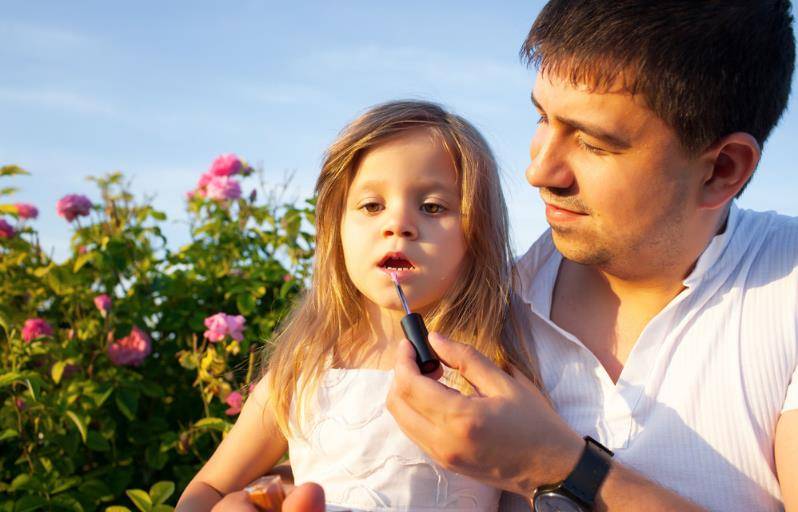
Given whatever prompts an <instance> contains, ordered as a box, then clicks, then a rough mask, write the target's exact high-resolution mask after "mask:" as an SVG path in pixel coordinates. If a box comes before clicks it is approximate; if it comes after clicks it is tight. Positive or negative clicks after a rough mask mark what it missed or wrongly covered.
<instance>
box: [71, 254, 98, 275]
mask: <svg viewBox="0 0 798 512" xmlns="http://www.w3.org/2000/svg"><path fill="white" fill-rule="evenodd" d="M96 257H97V255H96V254H95V253H94V252H87V253H84V254H81V255H79V256H78V257H77V258H75V264H74V265H72V272H77V271H79V270H80V269H82V268H83V267H84V266H85V265H86V263H94V260H95V258H96Z"/></svg>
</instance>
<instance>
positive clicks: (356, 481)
mask: <svg viewBox="0 0 798 512" xmlns="http://www.w3.org/2000/svg"><path fill="white" fill-rule="evenodd" d="M392 380H393V371H382V370H371V369H330V370H327V372H326V373H325V374H324V376H323V377H322V379H321V381H320V384H319V390H318V392H317V394H316V396H315V397H314V400H313V401H311V402H310V404H311V407H310V408H309V412H308V414H307V417H306V418H304V419H303V422H302V424H301V425H300V424H298V421H297V417H298V415H297V414H296V410H294V411H293V413H292V416H291V427H292V433H291V436H290V437H289V439H288V451H289V455H290V458H291V467H292V468H293V471H294V480H295V482H296V483H297V484H301V483H304V482H317V483H319V484H321V486H322V487H323V488H324V493H325V497H326V500H327V504H328V510H329V509H335V508H336V507H340V508H342V509H349V510H388V511H423V510H458V511H460V510H463V511H465V510H469V511H470V510H479V511H495V510H496V509H497V507H498V502H499V495H500V491H499V490H497V489H495V488H493V487H490V486H487V485H484V484H481V483H479V482H477V481H476V480H472V479H470V478H467V477H464V476H461V475H458V474H456V473H453V472H451V471H447V470H445V469H443V468H441V467H440V466H438V465H437V464H435V463H434V462H433V461H432V460H431V459H430V458H429V457H428V456H427V455H426V454H425V453H424V452H423V451H421V449H420V448H419V447H418V446H416V445H415V443H413V442H412V441H411V440H410V439H408V438H407V436H405V435H404V433H403V432H402V431H401V430H400V429H399V426H398V425H397V424H396V421H394V418H393V416H391V414H390V413H389V412H388V410H387V409H386V408H385V398H386V396H387V394H388V390H389V388H390V385H391V381H392ZM330 505H332V507H330Z"/></svg>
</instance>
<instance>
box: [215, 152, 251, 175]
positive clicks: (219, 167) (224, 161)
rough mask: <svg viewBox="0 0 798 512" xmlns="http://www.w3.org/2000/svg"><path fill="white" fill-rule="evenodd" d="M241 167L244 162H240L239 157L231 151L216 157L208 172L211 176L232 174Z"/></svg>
mask: <svg viewBox="0 0 798 512" xmlns="http://www.w3.org/2000/svg"><path fill="white" fill-rule="evenodd" d="M242 167H244V164H243V163H241V159H240V158H238V157H237V156H236V155H234V154H232V153H227V154H224V155H219V156H218V157H216V160H214V161H213V163H212V164H211V168H210V169H209V170H208V173H209V174H211V175H213V176H232V175H233V174H237V173H238V172H239V171H240V170H241V168H242Z"/></svg>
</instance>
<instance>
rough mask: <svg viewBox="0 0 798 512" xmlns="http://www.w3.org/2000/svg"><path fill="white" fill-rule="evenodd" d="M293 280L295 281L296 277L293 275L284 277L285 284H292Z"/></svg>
mask: <svg viewBox="0 0 798 512" xmlns="http://www.w3.org/2000/svg"><path fill="white" fill-rule="evenodd" d="M293 279H294V276H292V275H291V274H285V275H284V276H283V282H284V283H290V282H291V281H292V280H293Z"/></svg>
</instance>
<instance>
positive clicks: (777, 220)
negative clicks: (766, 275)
mask: <svg viewBox="0 0 798 512" xmlns="http://www.w3.org/2000/svg"><path fill="white" fill-rule="evenodd" d="M739 215H740V220H739V222H738V226H737V231H738V233H739V235H740V236H741V237H742V238H745V239H747V240H746V242H748V243H746V244H745V245H746V246H748V248H749V249H750V250H753V251H754V254H753V255H754V256H755V260H756V261H757V262H758V263H759V264H765V265H768V266H769V265H772V264H777V263H781V264H782V265H786V267H787V268H794V267H796V266H798V217H791V216H788V215H783V214H780V213H777V212H773V211H769V212H758V211H754V210H742V209H741V210H740V211H739ZM757 266H759V265H757Z"/></svg>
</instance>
